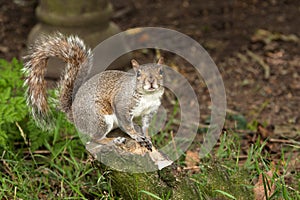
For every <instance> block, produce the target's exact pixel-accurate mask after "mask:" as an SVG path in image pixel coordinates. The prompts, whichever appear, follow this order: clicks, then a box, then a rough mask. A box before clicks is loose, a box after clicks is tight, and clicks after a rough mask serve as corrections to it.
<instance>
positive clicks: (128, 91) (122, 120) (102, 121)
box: [24, 33, 164, 151]
mask: <svg viewBox="0 0 300 200" xmlns="http://www.w3.org/2000/svg"><path fill="white" fill-rule="evenodd" d="M29 52H30V53H29V54H28V55H27V56H26V57H25V59H26V62H25V65H24V71H25V74H26V75H25V83H24V85H25V86H27V91H26V100H27V105H28V106H29V107H30V108H31V113H32V115H33V117H34V119H35V121H36V122H37V124H38V125H39V126H40V127H42V128H47V127H48V126H49V124H51V121H52V119H51V112H50V108H49V104H48V97H47V90H46V88H47V82H46V80H45V77H44V75H45V72H46V66H47V60H48V59H49V58H50V57H58V58H60V59H62V60H63V61H65V62H66V64H67V66H66V69H65V71H64V73H63V74H62V76H61V80H60V84H59V99H58V102H59V109H60V110H61V111H62V112H64V113H66V115H67V118H68V120H69V121H71V122H74V120H75V119H74V118H75V117H77V116H78V113H79V115H85V114H88V113H89V112H90V111H91V110H89V109H90V108H85V107H84V106H86V105H83V104H80V106H79V107H80V108H77V107H78V106H77V105H76V106H77V107H76V108H75V106H74V102H76V97H75V100H74V99H73V97H74V92H75V93H77V92H78V91H79V90H80V89H81V87H82V86H80V85H79V86H78V84H77V83H75V81H76V79H77V78H78V76H79V74H80V73H81V71H82V70H86V69H87V68H90V67H91V66H92V60H93V54H92V52H91V50H90V49H89V48H87V47H86V45H85V43H84V42H83V40H81V39H80V38H79V37H78V36H65V35H63V34H61V33H56V34H55V35H51V36H42V37H41V38H40V39H38V40H37V41H36V42H35V43H34V45H33V46H32V47H31V48H30V51H29ZM131 64H132V67H133V69H134V73H128V72H124V71H118V70H107V71H103V72H101V73H99V74H97V75H95V78H91V79H89V80H87V81H86V82H85V83H83V85H87V88H92V89H93V90H91V91H92V92H93V93H94V94H91V93H89V92H87V93H85V94H86V95H88V96H89V97H88V98H89V99H90V100H91V101H90V104H93V105H92V106H94V108H93V111H94V110H95V118H96V119H93V121H94V122H95V123H96V124H95V123H90V122H84V121H83V122H82V123H81V124H83V123H86V124H85V125H80V126H82V127H83V128H80V127H79V129H81V130H88V129H89V128H84V127H86V126H93V127H94V126H95V127H96V128H92V129H93V133H92V134H90V137H92V138H100V139H102V138H105V137H106V135H107V134H108V133H109V132H110V131H111V130H113V129H115V128H117V127H119V128H120V129H121V130H123V131H124V132H125V133H126V134H128V135H129V136H130V137H131V138H132V139H134V140H135V141H137V142H138V143H139V144H140V145H141V146H144V147H146V148H147V149H148V150H150V151H152V143H151V140H150V138H149V134H148V128H149V124H150V122H151V120H152V117H153V115H154V114H155V113H156V112H157V110H158V108H159V106H160V104H161V97H162V95H163V93H164V86H163V78H164V72H163V65H164V59H163V57H161V58H159V60H158V62H157V63H151V64H144V65H140V64H139V63H138V62H137V61H136V60H134V59H133V60H131ZM91 80H94V82H92V81H91ZM95 80H96V81H95ZM76 84H77V85H76ZM83 88H84V87H83ZM84 98H85V97H84ZM83 101H85V100H84V99H83ZM87 101H88V100H87ZM76 109H77V110H78V109H79V111H76ZM75 111H76V112H77V113H75V114H74V112H75ZM137 117H140V118H141V122H142V127H139V126H137V125H136V124H135V123H134V122H133V119H135V118H137ZM79 118H80V119H79V120H81V119H83V120H84V119H85V116H79ZM77 121H78V120H77ZM124 140H125V138H123V139H121V140H119V141H121V142H124Z"/></svg>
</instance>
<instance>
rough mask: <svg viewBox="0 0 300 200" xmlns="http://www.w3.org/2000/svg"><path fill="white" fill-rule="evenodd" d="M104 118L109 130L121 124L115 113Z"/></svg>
mask: <svg viewBox="0 0 300 200" xmlns="http://www.w3.org/2000/svg"><path fill="white" fill-rule="evenodd" d="M104 120H105V122H106V124H107V126H108V128H107V129H108V132H109V131H111V130H112V129H115V128H117V127H118V126H119V123H118V119H117V117H116V115H115V114H112V115H104Z"/></svg>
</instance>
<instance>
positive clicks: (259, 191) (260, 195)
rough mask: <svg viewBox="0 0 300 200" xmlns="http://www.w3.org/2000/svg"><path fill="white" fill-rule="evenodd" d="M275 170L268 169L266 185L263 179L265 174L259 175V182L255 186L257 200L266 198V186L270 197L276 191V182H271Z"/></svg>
mask: <svg viewBox="0 0 300 200" xmlns="http://www.w3.org/2000/svg"><path fill="white" fill-rule="evenodd" d="M273 173H274V172H273V170H270V171H268V172H267V173H266V174H265V178H266V181H265V186H264V181H263V174H260V175H259V177H258V182H257V183H256V184H255V186H254V188H253V192H254V197H255V200H265V199H266V195H265V194H266V192H265V187H266V190H267V195H268V197H270V196H271V195H272V194H273V193H274V191H275V184H272V183H271V178H272V177H273Z"/></svg>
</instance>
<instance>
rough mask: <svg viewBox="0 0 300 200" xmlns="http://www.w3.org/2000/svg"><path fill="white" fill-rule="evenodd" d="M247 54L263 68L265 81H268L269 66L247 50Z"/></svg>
mask: <svg viewBox="0 0 300 200" xmlns="http://www.w3.org/2000/svg"><path fill="white" fill-rule="evenodd" d="M247 54H248V55H249V56H250V57H251V58H252V59H253V60H254V61H256V62H257V63H258V64H259V65H260V66H262V67H263V69H264V72H265V75H264V77H265V79H268V78H269V77H270V66H269V65H267V64H266V63H265V61H264V60H263V59H262V58H261V57H260V56H258V55H256V54H255V53H253V52H252V51H250V50H247Z"/></svg>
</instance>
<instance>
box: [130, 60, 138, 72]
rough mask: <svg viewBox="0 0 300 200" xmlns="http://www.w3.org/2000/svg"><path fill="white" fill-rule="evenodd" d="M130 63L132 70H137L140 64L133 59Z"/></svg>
mask: <svg viewBox="0 0 300 200" xmlns="http://www.w3.org/2000/svg"><path fill="white" fill-rule="evenodd" d="M131 65H132V67H133V69H134V71H137V70H138V69H139V67H140V64H139V63H138V62H137V61H136V60H134V59H132V60H131Z"/></svg>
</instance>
